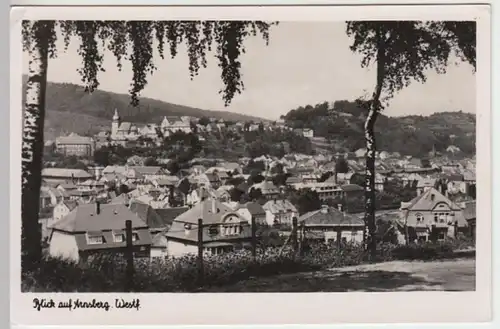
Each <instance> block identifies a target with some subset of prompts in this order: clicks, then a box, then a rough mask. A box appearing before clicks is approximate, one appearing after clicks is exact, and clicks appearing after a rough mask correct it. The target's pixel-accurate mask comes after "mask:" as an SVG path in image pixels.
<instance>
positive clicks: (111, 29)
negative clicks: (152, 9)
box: [22, 21, 276, 105]
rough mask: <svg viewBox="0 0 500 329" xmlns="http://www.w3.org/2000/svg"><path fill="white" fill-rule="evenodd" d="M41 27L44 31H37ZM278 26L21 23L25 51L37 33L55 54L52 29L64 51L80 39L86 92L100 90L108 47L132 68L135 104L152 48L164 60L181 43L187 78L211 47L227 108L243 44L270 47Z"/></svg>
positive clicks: (237, 81)
mask: <svg viewBox="0 0 500 329" xmlns="http://www.w3.org/2000/svg"><path fill="white" fill-rule="evenodd" d="M40 24H45V25H44V28H43V29H41V28H39V27H40V26H38V25H40ZM274 24H276V23H266V22H250V21H57V22H55V21H36V22H33V21H24V22H23V23H22V33H23V48H24V49H25V50H28V49H29V47H30V46H31V43H32V42H33V41H36V33H41V32H42V31H43V33H49V34H50V42H49V49H48V50H49V52H50V56H51V57H55V56H56V52H55V51H56V47H55V41H56V38H57V36H58V35H57V33H56V28H55V27H56V26H58V29H59V30H60V31H61V34H62V38H63V41H64V50H66V49H67V47H68V45H69V43H70V41H71V40H72V39H73V37H77V38H78V39H79V40H80V45H79V48H78V54H79V55H80V56H81V58H82V64H83V65H82V68H80V69H78V73H79V74H80V76H81V79H82V82H83V84H84V85H85V88H86V90H87V91H89V92H92V91H94V90H95V89H96V88H98V87H99V80H98V73H99V72H102V71H104V69H103V59H104V58H103V57H104V55H103V51H104V49H108V50H109V51H111V52H112V53H113V55H114V57H115V58H116V63H117V67H118V69H119V70H121V69H122V66H123V59H124V58H126V59H128V60H129V61H130V63H131V64H132V72H133V75H132V81H131V87H130V90H129V93H130V95H131V102H132V104H133V105H137V104H138V101H139V98H138V97H139V95H140V92H141V91H142V90H143V89H144V88H145V87H146V85H147V82H148V81H147V79H148V77H149V75H151V74H153V72H154V71H155V70H156V67H155V64H154V63H155V58H154V44H155V43H156V44H157V47H156V49H157V51H158V56H159V57H160V58H161V59H163V58H164V57H165V51H166V49H165V47H166V45H168V51H169V52H170V57H171V58H174V57H175V56H176V55H177V50H178V46H179V44H181V43H183V42H184V43H185V44H186V47H187V52H188V69H189V74H190V76H191V78H194V77H195V76H197V75H198V73H199V70H200V69H201V68H205V67H206V66H207V58H206V55H207V53H209V52H211V51H212V49H213V48H214V49H215V57H216V59H217V61H218V66H219V67H220V68H221V79H222V82H223V84H224V87H223V88H222V90H220V93H221V94H222V98H223V100H224V103H225V104H226V105H229V104H230V102H231V101H232V99H233V98H234V96H235V95H236V94H238V93H241V91H242V90H243V89H244V84H243V81H242V75H241V62H240V55H241V54H243V53H244V52H245V49H244V46H243V42H244V40H245V39H246V38H247V37H248V36H251V35H253V36H257V35H259V34H260V35H261V36H262V38H263V39H264V41H265V42H266V44H268V43H269V29H270V27H271V26H272V25H274ZM214 44H215V47H214Z"/></svg>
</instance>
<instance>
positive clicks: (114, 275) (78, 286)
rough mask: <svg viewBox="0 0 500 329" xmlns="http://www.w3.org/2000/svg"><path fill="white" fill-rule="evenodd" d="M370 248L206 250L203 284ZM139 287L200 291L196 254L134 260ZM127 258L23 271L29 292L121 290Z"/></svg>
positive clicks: (432, 251)
mask: <svg viewBox="0 0 500 329" xmlns="http://www.w3.org/2000/svg"><path fill="white" fill-rule="evenodd" d="M460 244H463V241H462V242H460V241H458V240H457V241H451V242H445V243H427V244H422V245H417V244H411V245H407V246H396V245H392V244H389V243H381V244H379V246H378V249H377V258H376V259H374V260H372V261H390V260H393V259H398V260H432V259H442V258H447V257H451V256H452V254H453V250H454V249H455V247H456V246H457V245H460ZM367 255H368V254H367V252H366V251H365V250H364V249H363V247H362V246H361V245H359V244H350V243H347V244H345V243H344V244H342V245H341V246H340V247H339V246H338V245H337V244H335V243H331V244H325V243H323V242H314V241H310V242H308V243H307V244H306V245H305V246H304V250H303V252H302V253H301V254H297V253H295V252H294V251H293V249H292V248H291V247H285V248H283V249H281V248H280V247H268V248H266V249H265V250H258V251H257V254H256V258H255V259H254V258H253V256H252V253H251V252H250V251H248V250H240V251H236V252H233V253H226V254H222V255H216V256H206V257H205V258H204V260H203V263H204V278H203V287H204V288H208V287H212V286H221V285H227V284H231V283H235V282H238V281H242V280H247V279H249V278H252V277H264V276H272V275H278V274H284V273H297V272H304V271H316V270H321V269H324V268H332V267H343V266H352V265H358V264H362V263H364V262H367V261H368V258H367ZM134 269H135V274H134V290H135V291H138V292H194V291H199V290H200V289H201V287H200V282H199V280H198V260H197V257H196V255H187V256H184V257H179V258H165V259H155V260H152V261H151V260H149V259H136V260H135V261H134ZM125 273H126V261H125V259H124V258H123V257H122V256H120V255H117V254H99V255H96V256H93V257H90V258H89V259H88V260H87V262H86V263H85V264H84V265H77V264H76V263H74V262H70V261H67V260H63V259H60V258H52V257H44V258H43V260H42V262H41V264H40V266H39V267H38V268H37V269H36V270H35V271H33V272H27V273H22V291H25V292H27V291H29V292H121V291H124V287H125V282H126V281H125V279H126V274H125Z"/></svg>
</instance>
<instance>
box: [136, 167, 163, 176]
mask: <svg viewBox="0 0 500 329" xmlns="http://www.w3.org/2000/svg"><path fill="white" fill-rule="evenodd" d="M128 169H131V170H134V171H135V172H137V173H138V174H141V175H157V174H159V173H160V172H161V171H162V168H161V167H160V166H129V167H128Z"/></svg>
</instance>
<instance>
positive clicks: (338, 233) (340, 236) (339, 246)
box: [337, 227, 342, 249]
mask: <svg viewBox="0 0 500 329" xmlns="http://www.w3.org/2000/svg"><path fill="white" fill-rule="evenodd" d="M341 247H342V230H341V228H340V227H337V248H339V249H340V248H341Z"/></svg>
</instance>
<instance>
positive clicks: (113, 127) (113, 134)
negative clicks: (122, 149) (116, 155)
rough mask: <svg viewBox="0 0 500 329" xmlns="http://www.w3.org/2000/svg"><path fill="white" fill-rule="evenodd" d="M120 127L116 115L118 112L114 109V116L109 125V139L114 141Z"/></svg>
mask: <svg viewBox="0 0 500 329" xmlns="http://www.w3.org/2000/svg"><path fill="white" fill-rule="evenodd" d="M119 127H120V116H119V115H118V110H117V109H115V114H114V115H113V122H112V123H111V138H112V139H115V138H116V137H117V135H118V128H119Z"/></svg>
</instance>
